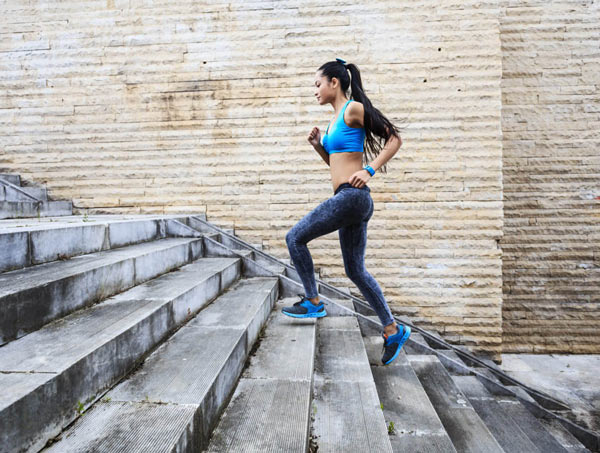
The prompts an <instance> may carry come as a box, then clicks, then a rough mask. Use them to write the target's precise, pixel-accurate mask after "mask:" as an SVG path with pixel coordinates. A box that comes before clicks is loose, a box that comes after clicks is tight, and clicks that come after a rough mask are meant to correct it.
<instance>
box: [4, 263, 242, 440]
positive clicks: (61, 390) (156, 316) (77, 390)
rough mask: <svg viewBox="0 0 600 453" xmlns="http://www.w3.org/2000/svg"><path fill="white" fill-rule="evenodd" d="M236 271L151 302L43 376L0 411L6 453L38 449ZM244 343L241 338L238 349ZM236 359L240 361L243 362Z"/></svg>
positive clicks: (226, 284) (233, 278)
mask: <svg viewBox="0 0 600 453" xmlns="http://www.w3.org/2000/svg"><path fill="white" fill-rule="evenodd" d="M240 270H241V268H240V264H239V261H238V262H236V263H234V264H232V265H231V266H229V267H227V268H226V269H224V270H222V271H221V272H219V273H217V274H215V275H214V276H213V277H211V278H208V279H206V280H204V281H203V282H200V283H199V285H197V286H196V287H194V288H193V289H191V290H190V291H188V292H187V293H185V294H182V295H180V296H179V297H177V298H175V299H173V300H172V301H170V302H167V303H165V302H164V301H160V300H156V301H152V302H151V303H152V304H156V306H157V309H156V310H155V311H154V312H152V314H151V315H149V316H148V317H146V318H145V319H144V320H143V321H141V322H139V323H137V324H136V325H134V326H132V327H131V328H129V329H128V330H126V331H124V332H123V333H122V334H121V335H119V336H117V337H115V338H114V339H113V340H112V341H109V342H108V343H106V344H105V345H103V346H101V347H100V348H98V349H97V350H95V351H94V352H93V353H91V354H90V355H88V356H86V357H85V358H83V359H82V360H80V361H79V362H77V363H76V364H74V365H73V366H72V367H71V368H69V369H68V370H67V371H65V372H64V373H61V374H59V375H56V376H52V377H50V375H48V376H49V380H48V382H47V383H46V384H45V385H43V386H40V387H38V388H36V389H35V390H34V391H32V392H31V393H29V394H28V395H27V396H25V397H24V398H21V399H20V400H19V401H16V402H15V403H14V404H12V405H10V406H9V407H7V408H5V409H3V410H2V411H1V412H0V433H2V436H3V437H5V438H2V439H0V440H1V442H0V444H1V445H3V446H4V447H3V448H6V451H13V449H14V450H16V449H17V448H31V450H33V451H37V450H38V449H40V448H41V447H42V446H43V445H44V444H45V443H46V442H47V440H48V439H50V438H52V437H54V436H56V435H58V434H59V433H60V431H61V430H62V429H63V428H64V427H65V426H67V425H68V424H69V423H71V422H72V421H73V420H74V419H75V418H77V415H78V414H77V412H76V409H75V408H76V407H77V405H78V402H79V401H81V402H82V403H84V408H87V407H89V406H91V405H92V404H93V403H94V402H95V401H97V399H98V398H99V397H100V396H101V394H102V392H103V391H105V390H106V389H107V388H109V387H111V386H112V385H114V383H115V382H116V381H118V380H119V379H120V378H121V377H123V376H124V375H126V374H127V373H129V372H130V371H131V370H132V369H133V368H135V366H136V365H137V364H138V363H139V362H140V361H141V360H142V359H143V357H144V355H146V354H147V353H148V352H149V351H151V350H152V349H153V348H154V347H155V346H156V345H157V344H159V343H160V342H162V341H163V340H164V339H165V338H166V337H167V336H169V334H170V333H171V332H172V331H173V330H174V329H176V328H177V327H178V326H179V325H180V324H181V323H182V322H183V321H184V320H185V319H186V317H187V316H186V315H187V307H189V306H190V303H192V304H193V305H192V307H193V309H192V313H194V312H197V311H198V310H199V309H200V308H202V307H204V306H205V305H207V304H208V303H209V302H210V301H211V300H213V299H215V298H216V297H217V296H218V295H219V294H220V293H221V292H222V291H223V290H224V289H226V288H227V287H229V285H231V284H232V283H233V282H234V281H236V280H237V279H239V277H240V274H241V273H240ZM184 314H185V315H184ZM245 347H246V343H245V341H244V342H243V344H242V349H244V348H245ZM241 362H242V364H243V362H244V360H243V359H242V360H241ZM21 376H29V375H27V374H25V375H21ZM37 376H39V374H38V375H32V377H37ZM220 384H223V383H222V382H221V383H220ZM217 388H218V389H220V388H221V387H219V386H217ZM215 400H218V398H215ZM207 411H208V409H207ZM15 421H17V423H15ZM4 433H6V436H5V435H4ZM192 443H193V442H192ZM0 451H5V450H0Z"/></svg>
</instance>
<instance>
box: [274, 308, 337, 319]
mask: <svg viewBox="0 0 600 453" xmlns="http://www.w3.org/2000/svg"><path fill="white" fill-rule="evenodd" d="M281 313H283V314H284V315H288V316H291V317H292V318H322V317H324V316H327V312H326V311H325V310H323V311H316V312H314V313H304V314H300V315H297V314H294V313H287V312H285V311H283V310H282V311H281Z"/></svg>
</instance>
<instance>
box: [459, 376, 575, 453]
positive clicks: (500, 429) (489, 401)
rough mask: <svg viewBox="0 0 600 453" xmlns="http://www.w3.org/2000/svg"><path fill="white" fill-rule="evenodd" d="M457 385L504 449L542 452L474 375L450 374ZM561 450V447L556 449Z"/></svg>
mask: <svg viewBox="0 0 600 453" xmlns="http://www.w3.org/2000/svg"><path fill="white" fill-rule="evenodd" d="M452 380H453V381H454V383H455V384H456V385H457V387H458V388H459V389H460V390H461V391H462V392H463V393H464V394H465V395H466V397H467V398H468V399H469V402H470V403H471V405H472V406H473V408H474V409H475V412H477V414H478V415H479V417H480V418H481V419H482V420H483V422H484V423H485V424H486V425H487V427H488V429H489V430H490V432H491V433H492V435H493V436H494V437H495V438H496V440H497V441H498V443H499V444H500V445H501V446H502V448H503V449H504V450H505V451H526V452H542V451H544V452H545V451H548V450H539V449H538V448H537V447H536V445H535V444H534V443H533V442H532V441H531V439H529V437H528V436H527V435H526V434H525V433H524V432H523V431H522V430H521V428H520V427H519V425H518V424H517V423H515V421H514V419H513V418H512V416H511V415H510V414H508V413H506V412H505V411H504V410H503V408H502V406H500V404H498V402H497V401H496V400H495V399H494V398H493V397H492V395H491V394H490V393H489V392H488V391H487V390H486V388H485V387H484V386H483V385H482V384H481V382H479V380H478V379H477V378H476V377H475V376H452ZM551 451H555V450H551ZM556 451H557V452H560V451H563V450H562V449H558V450H556Z"/></svg>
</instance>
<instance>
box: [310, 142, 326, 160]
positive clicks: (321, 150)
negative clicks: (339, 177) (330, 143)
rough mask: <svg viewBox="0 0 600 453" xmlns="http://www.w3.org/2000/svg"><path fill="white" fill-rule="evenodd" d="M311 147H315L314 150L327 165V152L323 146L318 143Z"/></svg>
mask: <svg viewBox="0 0 600 453" xmlns="http://www.w3.org/2000/svg"><path fill="white" fill-rule="evenodd" d="M313 148H314V149H315V151H316V152H318V153H319V155H320V156H321V157H322V158H323V160H324V161H325V163H326V164H327V165H329V154H327V151H325V148H323V145H321V144H320V143H318V144H317V145H316V146H315V145H313Z"/></svg>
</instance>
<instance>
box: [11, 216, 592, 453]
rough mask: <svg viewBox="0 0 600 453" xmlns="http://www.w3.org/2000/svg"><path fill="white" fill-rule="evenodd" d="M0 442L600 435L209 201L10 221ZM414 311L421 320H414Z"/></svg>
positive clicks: (525, 444)
mask: <svg viewBox="0 0 600 453" xmlns="http://www.w3.org/2000/svg"><path fill="white" fill-rule="evenodd" d="M0 245H2V246H1V247H0V266H1V267H0V269H1V270H2V273H0V300H1V301H2V304H0V310H2V316H0V320H2V321H1V324H0V338H2V346H0V452H26V451H32V452H33V451H44V452H45V451H48V452H61V453H62V452H75V451H77V452H83V451H85V452H91V451H94V452H105V451H106V452H112V451H128V452H129V451H144V452H162V451H165V452H167V451H168V452H171V451H178V452H179V451H185V452H199V451H211V452H225V451H231V452H241V451H246V452H263V451H281V452H294V451H298V452H307V451H310V452H315V451H318V452H329V451H332V452H333V451H336V452H341V451H343V452H346V451H347V452H380V451H381V452H400V451H411V452H420V451H423V452H424V451H428V452H429V451H438V452H455V451H456V452H462V451H472V452H503V451H506V452H508V451H511V452H512V451H518V452H544V453H545V452H565V451H567V452H584V451H598V435H597V434H596V433H593V432H591V431H589V430H586V429H585V428H584V427H581V426H578V425H577V424H575V423H573V422H572V421H570V420H568V418H565V417H566V416H567V415H568V414H567V412H568V408H565V407H564V406H563V405H561V403H560V402H558V401H555V400H553V399H552V398H551V397H549V396H547V395H543V394H541V393H539V392H536V391H534V390H532V389H527V388H525V387H524V386H522V385H519V383H515V382H512V381H509V380H508V379H507V377H505V376H502V374H501V373H499V372H498V370H497V369H494V367H493V364H492V363H488V362H486V361H485V360H480V359H478V358H477V357H475V356H474V355H472V354H469V353H467V352H466V350H463V349H460V348H454V347H450V346H449V345H448V344H447V343H445V342H443V340H442V339H440V338H439V337H437V336H436V335H434V334H433V333H430V332H425V331H423V330H422V329H419V328H418V327H417V326H413V334H412V335H411V338H410V339H409V341H408V342H407V343H406V345H405V347H404V349H403V351H402V352H401V354H400V356H399V357H398V359H397V360H396V361H394V362H393V363H392V364H391V365H389V366H385V367H384V366H381V362H380V358H381V348H382V338H381V337H380V335H379V327H378V321H377V320H376V318H374V317H373V316H372V315H373V313H371V312H369V310H368V308H367V306H366V305H365V303H364V301H361V300H360V299H357V298H355V297H354V296H352V295H350V294H349V291H347V290H342V289H339V288H335V287H332V286H330V285H328V284H327V283H325V282H322V281H321V280H320V279H319V278H318V275H317V276H316V277H317V281H318V286H319V292H320V294H321V297H322V299H323V300H324V301H325V303H326V304H327V310H328V313H329V316H328V317H326V318H322V319H319V320H315V319H312V320H298V319H293V318H289V317H286V316H284V315H282V314H281V308H282V307H283V306H286V305H290V304H291V303H293V302H295V301H297V300H298V294H302V293H303V288H302V285H301V284H300V282H299V279H298V275H297V273H296V272H295V270H294V268H293V267H292V266H291V265H290V264H289V262H287V261H285V260H279V259H277V258H275V257H272V256H270V255H268V254H267V253H265V252H263V251H262V250H261V249H260V248H259V247H255V246H252V245H250V244H247V243H246V242H244V241H242V240H240V239H239V238H237V237H236V236H235V235H234V234H233V231H230V230H223V229H220V228H218V227H216V226H214V225H212V224H210V223H209V222H207V221H206V218H205V217H204V216H203V215H181V216H95V217H90V218H87V219H86V221H85V222H84V221H83V219H82V218H81V216H80V217H62V218H48V219H33V220H32V219H27V220H22V221H18V222H16V221H10V220H4V221H2V222H0ZM405 321H406V322H407V323H408V322H409V321H408V320H405Z"/></svg>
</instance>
